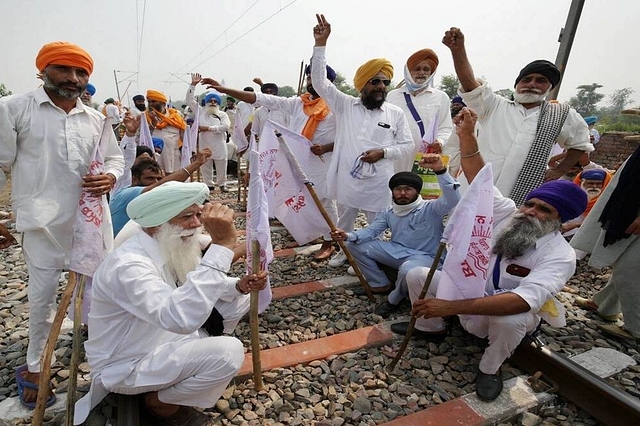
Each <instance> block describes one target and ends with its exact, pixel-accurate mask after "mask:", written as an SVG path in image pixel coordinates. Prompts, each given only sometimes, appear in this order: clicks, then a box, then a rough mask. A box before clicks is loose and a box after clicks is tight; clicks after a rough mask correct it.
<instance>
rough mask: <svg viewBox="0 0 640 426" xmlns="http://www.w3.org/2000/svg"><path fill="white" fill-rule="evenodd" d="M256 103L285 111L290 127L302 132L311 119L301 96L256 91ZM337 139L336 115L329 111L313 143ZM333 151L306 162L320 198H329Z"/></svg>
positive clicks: (320, 124)
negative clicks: (285, 95) (328, 177)
mask: <svg viewBox="0 0 640 426" xmlns="http://www.w3.org/2000/svg"><path fill="white" fill-rule="evenodd" d="M255 104H256V105H261V106H265V107H267V108H269V109H271V110H279V111H283V112H284V113H285V114H286V115H288V116H289V117H290V121H289V129H290V130H292V131H294V132H296V133H300V134H302V130H303V129H304V126H305V125H306V124H307V121H308V120H309V116H308V115H307V114H305V113H304V104H303V103H302V101H301V100H300V97H298V96H296V97H292V98H285V97H282V96H273V95H266V94H263V93H256V102H255ZM335 140H336V117H335V115H334V114H333V113H331V112H330V113H329V115H327V116H326V117H325V118H324V120H322V121H320V122H319V123H318V127H317V128H316V131H315V133H314V134H313V138H312V139H311V143H313V144H317V145H327V144H330V143H333V142H334V141H335ZM332 154H333V153H332V152H326V153H324V154H322V159H323V160H324V161H323V160H321V159H320V157H319V156H317V155H311V156H310V157H309V161H308V162H307V163H306V164H305V169H304V171H305V173H306V174H307V177H308V178H309V179H310V180H311V182H313V185H314V188H315V190H316V192H317V193H318V196H319V197H320V198H327V197H326V195H327V170H328V168H329V164H330V163H331V158H332Z"/></svg>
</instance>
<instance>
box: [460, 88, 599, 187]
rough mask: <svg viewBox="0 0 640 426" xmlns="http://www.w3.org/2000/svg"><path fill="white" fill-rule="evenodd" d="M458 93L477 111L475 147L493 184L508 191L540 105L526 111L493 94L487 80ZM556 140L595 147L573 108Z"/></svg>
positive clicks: (530, 138)
mask: <svg viewBox="0 0 640 426" xmlns="http://www.w3.org/2000/svg"><path fill="white" fill-rule="evenodd" d="M460 95H461V96H462V98H463V99H464V101H465V103H466V104H467V106H468V107H469V108H471V109H472V110H474V111H475V112H476V113H477V114H478V122H480V124H481V125H482V131H481V132H480V134H479V137H478V147H479V148H480V151H481V152H482V157H483V158H484V160H485V161H486V162H487V163H491V166H492V168H493V180H494V183H495V185H496V186H497V187H498V189H499V190H500V192H502V193H503V194H507V195H508V194H511V190H512V189H513V187H514V185H515V182H516V179H517V178H518V173H520V170H521V169H522V166H523V164H524V161H525V159H526V158H527V154H528V153H529V148H531V145H532V144H533V140H534V138H535V135H536V127H537V124H538V116H539V112H540V109H539V107H538V108H535V109H529V110H527V109H526V108H525V107H523V106H522V105H521V104H519V103H517V102H514V101H510V100H508V99H506V98H504V97H503V96H500V95H497V94H495V93H493V91H492V90H491V87H490V86H489V85H488V84H487V83H486V82H482V85H481V86H480V87H477V88H475V89H474V90H472V91H470V92H466V93H460ZM557 142H558V144H559V145H560V146H561V147H562V148H564V149H567V150H568V149H572V148H573V149H577V150H580V151H585V152H591V151H593V149H594V148H593V145H591V143H590V142H589V129H588V128H587V124H586V123H585V122H584V119H583V118H582V117H581V116H580V114H578V113H577V112H576V111H575V110H574V109H573V108H571V109H570V110H569V114H568V115H567V119H566V120H565V122H564V125H563V126H562V130H561V131H560V134H559V135H558V139H557Z"/></svg>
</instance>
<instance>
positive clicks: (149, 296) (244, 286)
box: [76, 182, 267, 426]
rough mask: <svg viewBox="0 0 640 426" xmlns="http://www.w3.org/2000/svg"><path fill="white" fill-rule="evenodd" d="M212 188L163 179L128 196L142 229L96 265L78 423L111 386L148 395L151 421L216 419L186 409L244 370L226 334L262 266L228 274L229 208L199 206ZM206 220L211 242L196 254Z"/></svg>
mask: <svg viewBox="0 0 640 426" xmlns="http://www.w3.org/2000/svg"><path fill="white" fill-rule="evenodd" d="M208 195H209V189H208V188H207V186H206V185H205V184H203V183H198V182H195V183H182V182H167V183H165V184H164V185H161V186H159V187H157V188H154V189H152V190H151V191H149V192H146V193H144V194H142V195H140V196H138V197H137V198H135V199H134V200H133V201H131V202H130V203H129V206H128V207H127V213H128V214H129V216H131V218H132V220H134V221H136V222H137V223H139V224H140V225H141V226H142V228H143V232H139V233H138V234H136V235H134V236H132V237H131V238H130V239H128V240H127V241H126V242H125V243H124V244H123V245H122V246H120V247H119V248H118V249H116V250H115V251H113V252H111V253H110V254H109V255H108V256H107V258H106V259H105V260H104V262H103V263H102V265H101V266H100V267H99V268H98V270H97V271H96V273H95V276H94V280H93V289H94V296H93V301H92V305H91V313H90V315H89V340H88V341H87V342H86V344H85V347H86V351H87V358H88V360H89V365H90V367H91V373H92V380H93V382H92V387H91V391H90V393H89V395H87V398H86V399H84V401H85V403H84V405H83V403H82V401H83V400H81V401H79V402H78V404H79V407H78V410H76V413H77V414H78V415H77V416H76V424H78V421H80V422H82V420H83V419H82V418H81V417H82V416H83V415H86V414H88V408H89V402H90V403H91V404H90V405H91V406H93V405H95V404H96V403H97V402H99V401H100V400H101V399H102V398H103V397H104V396H105V395H106V394H107V393H108V392H109V391H111V392H116V393H123V394H130V395H133V394H144V403H145V405H146V408H147V409H148V411H149V412H150V413H151V415H152V416H153V417H154V418H155V419H154V420H153V424H156V425H157V424H161V425H164V424H167V425H169V424H170V425H185V426H187V425H189V426H192V425H209V424H213V423H212V422H211V421H210V420H209V419H208V416H206V415H205V414H203V413H201V412H199V411H197V410H195V409H193V408H192V407H194V406H196V407H212V406H213V405H214V404H215V403H216V401H217V400H218V398H219V397H220V395H221V394H222V392H223V391H224V390H225V388H226V387H227V385H228V383H229V381H230V380H231V379H232V378H233V377H234V376H235V375H236V373H237V372H238V370H239V369H240V367H241V365H242V362H243V361H244V350H243V347H242V343H241V342H240V341H239V340H238V339H236V338H233V337H229V336H222V333H223V332H224V333H230V332H232V331H233V329H234V328H235V326H236V324H237V323H238V321H239V320H240V318H241V317H242V316H243V315H244V314H245V313H246V312H247V311H248V310H249V296H248V293H249V292H250V291H252V290H261V289H263V288H265V286H266V282H267V279H266V276H267V274H266V272H260V273H258V274H254V275H252V276H247V277H244V278H242V279H236V278H230V277H228V276H227V273H226V272H227V271H228V270H229V267H230V265H231V259H232V257H233V252H232V250H233V248H234V246H235V243H236V228H235V226H234V224H233V220H234V212H233V210H231V209H230V208H228V207H226V206H224V205H222V204H218V203H213V204H205V205H204V206H201V204H202V203H203V202H204V201H205V200H206V198H207V196H208ZM202 225H204V229H205V230H206V231H207V232H208V233H209V235H211V238H212V244H211V246H210V247H209V249H208V250H207V252H206V253H205V254H204V256H203V257H202V258H200V246H199V243H198V235H199V234H200V233H201V232H202ZM203 324H205V327H206V333H205V332H204V331H203V330H201V329H200V328H201V327H202V326H203ZM81 408H84V410H82V409H81Z"/></svg>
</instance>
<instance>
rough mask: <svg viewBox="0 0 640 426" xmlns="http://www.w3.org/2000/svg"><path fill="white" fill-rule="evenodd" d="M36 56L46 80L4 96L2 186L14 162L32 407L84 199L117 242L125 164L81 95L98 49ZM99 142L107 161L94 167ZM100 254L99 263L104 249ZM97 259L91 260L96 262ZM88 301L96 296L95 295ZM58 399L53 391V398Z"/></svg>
mask: <svg viewBox="0 0 640 426" xmlns="http://www.w3.org/2000/svg"><path fill="white" fill-rule="evenodd" d="M35 63H36V67H37V68H38V71H39V77H40V78H41V79H42V81H43V85H42V87H39V88H38V89H36V90H34V91H32V92H29V93H26V94H20V95H15V96H11V97H5V98H2V99H0V166H2V167H1V168H0V189H1V188H2V187H4V185H5V183H6V178H5V174H4V172H3V171H2V168H5V167H6V168H11V175H12V176H11V177H12V179H11V185H12V186H11V196H12V200H13V209H14V212H15V214H16V230H17V231H18V232H21V233H22V250H23V252H24V257H25V261H26V263H27V267H28V270H29V282H28V287H27V290H28V297H29V304H30V309H29V346H28V348H27V359H26V364H25V365H23V366H21V367H19V369H18V372H17V373H16V374H17V376H18V377H19V379H20V380H19V381H18V387H19V391H20V392H19V393H20V401H21V402H22V403H23V404H24V405H25V406H28V407H31V408H33V406H34V405H35V401H36V399H37V395H38V382H39V378H40V371H41V370H40V367H41V366H40V357H41V356H42V353H43V350H44V346H45V343H46V341H47V337H48V336H49V332H50V329H51V322H50V319H51V318H53V316H54V314H55V306H56V295H57V289H58V280H59V278H60V275H61V273H62V271H63V270H65V269H73V270H77V269H74V268H77V267H78V265H77V264H74V263H72V262H74V260H75V261H77V259H76V256H74V255H73V253H75V252H76V250H79V248H78V247H77V246H76V245H75V244H76V243H77V240H75V239H74V241H73V243H74V244H73V245H74V246H75V247H74V249H75V250H72V238H73V236H74V228H75V227H74V222H75V221H76V214H77V212H78V205H79V204H80V200H81V199H82V200H83V201H84V207H85V209H84V210H83V213H84V212H86V211H89V212H91V213H92V214H93V213H94V212H98V211H100V210H101V209H102V213H103V216H100V217H98V216H95V217H92V219H94V220H95V221H94V220H91V222H92V223H96V222H98V225H97V226H100V224H102V225H103V229H102V231H103V235H104V238H103V241H102V245H101V244H100V242H98V243H97V244H96V245H99V246H104V247H110V246H111V244H112V242H113V238H112V237H109V236H107V235H109V232H110V228H111V223H110V221H109V220H108V218H109V217H110V215H109V207H108V204H107V202H106V194H107V193H108V192H109V191H110V190H111V189H112V188H113V186H114V185H115V183H116V179H117V178H119V177H120V176H121V175H122V173H123V168H124V160H123V158H122V152H121V151H120V148H119V147H118V144H117V141H116V138H115V135H114V134H113V132H112V131H111V128H110V127H107V128H106V130H105V129H104V127H105V126H104V121H105V117H104V116H103V115H102V114H100V113H99V112H98V111H96V110H94V109H93V108H90V107H88V106H86V105H84V104H83V103H82V102H81V101H80V96H81V95H82V94H83V93H84V91H85V90H86V88H87V85H88V83H89V75H90V74H91V72H92V71H93V60H92V59H91V56H90V55H89V54H88V53H87V52H86V51H85V50H83V49H82V48H81V47H79V46H77V45H75V44H72V43H67V42H53V43H49V44H46V45H44V46H43V47H42V49H40V51H39V52H38V55H37V57H36V61H35ZM103 130H104V131H103ZM130 136H131V135H130ZM133 136H135V135H133ZM133 139H134V138H133V137H131V143H134V142H135V141H134V140H133ZM101 141H104V144H103V143H102V142H101ZM99 143H100V145H99V146H100V148H101V154H102V158H103V159H104V161H103V165H102V166H101V165H97V166H96V167H95V168H94V167H93V165H96V163H95V162H94V160H95V159H94V158H93V155H94V152H95V151H96V148H97V147H98V144H99ZM103 148H104V149H103ZM90 166H92V167H91V168H90ZM103 219H106V220H103ZM87 222H89V219H88V218H87ZM93 260H95V261H97V262H99V261H100V256H99V255H97V256H96V257H95V259H93ZM76 263H77V262H76ZM89 263H90V262H89V261H87V262H85V265H84V266H86V267H87V268H89V269H91V267H90V266H89ZM89 272H90V271H89ZM85 273H88V272H85ZM85 300H87V301H90V299H89V298H87V296H85ZM86 313H87V312H85V314H86ZM31 385H33V386H31ZM34 386H35V387H34ZM43 391H44V392H49V389H44V390H43ZM54 401H55V396H54V395H53V394H50V396H49V398H48V400H47V404H51V403H53V402H54Z"/></svg>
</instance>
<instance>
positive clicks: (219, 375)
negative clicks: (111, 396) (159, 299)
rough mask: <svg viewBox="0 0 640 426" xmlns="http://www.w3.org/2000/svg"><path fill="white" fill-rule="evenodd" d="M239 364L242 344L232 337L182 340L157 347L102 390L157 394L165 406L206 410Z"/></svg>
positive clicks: (223, 388) (233, 374)
mask: <svg viewBox="0 0 640 426" xmlns="http://www.w3.org/2000/svg"><path fill="white" fill-rule="evenodd" d="M243 362H244V349H243V346H242V342H240V340H238V339H236V338H235V337H228V336H219V337H206V338H202V339H199V338H195V339H190V340H188V339H184V340H179V341H174V342H169V343H166V344H164V345H161V346H159V347H158V348H156V349H155V350H154V351H152V352H151V353H149V354H148V355H147V356H145V357H144V358H142V359H141V360H140V361H139V362H137V363H136V366H135V368H134V370H133V371H132V372H131V374H129V375H128V376H127V377H126V378H124V379H123V380H122V381H121V382H120V383H110V384H109V385H108V386H107V385H106V384H105V387H107V389H108V390H109V391H111V392H115V393H121V394H125V395H136V394H140V393H145V392H153V391H158V399H159V400H160V401H162V402H165V403H167V404H176V405H186V406H190V407H201V408H209V407H213V406H214V405H215V404H216V402H217V401H218V399H219V398H220V396H221V395H222V393H223V392H224V390H225V389H226V387H227V385H228V384H229V382H230V381H231V379H233V378H234V377H235V376H236V374H237V373H238V371H239V370H240V367H242V363H243ZM107 374H108V373H107ZM105 375H106V374H105Z"/></svg>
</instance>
